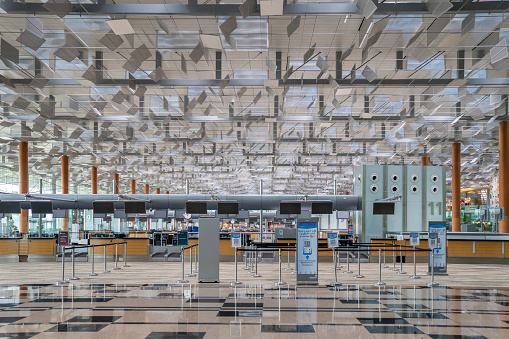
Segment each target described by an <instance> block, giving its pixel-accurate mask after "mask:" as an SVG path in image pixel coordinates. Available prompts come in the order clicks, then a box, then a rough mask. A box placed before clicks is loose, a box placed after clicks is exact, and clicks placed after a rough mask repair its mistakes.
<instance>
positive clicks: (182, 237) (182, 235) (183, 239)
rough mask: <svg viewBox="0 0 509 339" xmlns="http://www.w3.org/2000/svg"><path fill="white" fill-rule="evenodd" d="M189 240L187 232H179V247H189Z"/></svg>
mask: <svg viewBox="0 0 509 339" xmlns="http://www.w3.org/2000/svg"><path fill="white" fill-rule="evenodd" d="M187 239H188V236H187V231H178V232H177V246H187V245H188V240H187Z"/></svg>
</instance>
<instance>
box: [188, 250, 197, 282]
mask: <svg viewBox="0 0 509 339" xmlns="http://www.w3.org/2000/svg"><path fill="white" fill-rule="evenodd" d="M189 251H191V252H190V253H189V266H190V267H189V274H186V277H196V274H194V273H193V246H190V247H189Z"/></svg>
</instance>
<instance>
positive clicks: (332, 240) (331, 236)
mask: <svg viewBox="0 0 509 339" xmlns="http://www.w3.org/2000/svg"><path fill="white" fill-rule="evenodd" d="M327 247H329V248H334V247H338V234H337V233H327Z"/></svg>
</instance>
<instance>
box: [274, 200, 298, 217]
mask: <svg viewBox="0 0 509 339" xmlns="http://www.w3.org/2000/svg"><path fill="white" fill-rule="evenodd" d="M300 207H301V206H300V202H281V203H279V213H281V214H300V213H301V208H300Z"/></svg>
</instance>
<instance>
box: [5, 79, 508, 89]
mask: <svg viewBox="0 0 509 339" xmlns="http://www.w3.org/2000/svg"><path fill="white" fill-rule="evenodd" d="M455 80H457V79H375V80H373V81H371V82H370V81H368V80H366V79H356V80H354V81H351V80H350V79H336V82H337V83H338V84H339V85H341V86H349V87H351V86H374V85H383V86H396V87H397V86H401V87H403V86H404V87H406V86H414V87H429V86H509V78H485V79H468V80H464V81H463V82H461V83H455V82H454V81H455ZM11 81H12V83H13V84H15V85H29V84H30V83H31V82H32V79H11ZM222 81H223V80H221V79H208V80H200V79H162V80H159V81H158V82H155V81H153V80H149V79H139V80H136V83H137V84H138V85H145V86H173V87H189V86H219V85H220V83H221V82H222ZM263 82H264V80H263V79H231V80H230V81H229V82H228V84H227V86H260V87H264V83H263ZM0 83H2V81H1V80H0ZM95 85H96V86H128V85H129V79H104V80H98V81H96V82H95ZM279 85H280V86H303V85H304V86H320V85H322V86H325V85H327V86H330V80H328V79H319V80H316V79H288V80H286V81H282V80H280V83H279ZM46 86H80V87H81V86H82V85H81V84H80V83H79V82H78V81H76V80H73V79H49V80H48V84H47V85H46Z"/></svg>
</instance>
